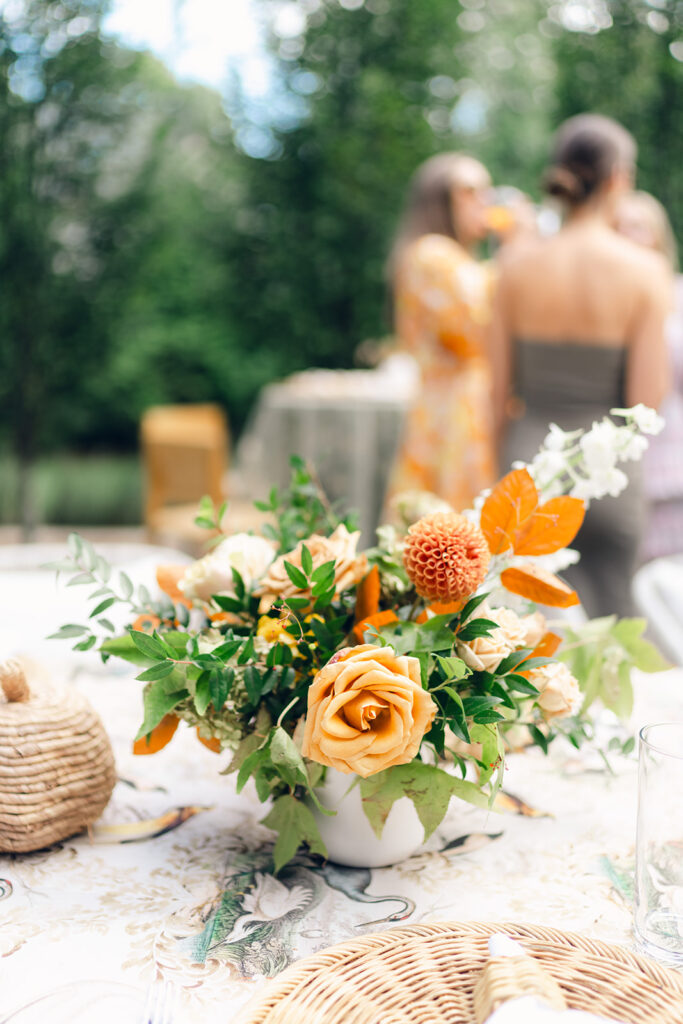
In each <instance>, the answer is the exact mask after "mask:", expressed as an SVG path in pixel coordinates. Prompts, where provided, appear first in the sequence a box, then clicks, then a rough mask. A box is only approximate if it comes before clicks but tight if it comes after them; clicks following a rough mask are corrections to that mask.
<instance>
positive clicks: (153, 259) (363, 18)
mask: <svg viewBox="0 0 683 1024" xmlns="http://www.w3.org/2000/svg"><path fill="white" fill-rule="evenodd" d="M185 2H188V0H185ZM182 3H183V0H176V6H177V7H180V6H182ZM108 6H109V5H108V4H107V2H106V0H61V2H59V3H55V2H49V0H0V131H1V132H2V140H3V144H2V150H1V151H0V280H2V284H3V290H2V302H0V403H1V407H2V409H3V412H4V415H3V416H2V417H1V418H0V446H2V445H4V446H5V448H6V449H7V448H9V447H11V448H12V450H13V451H14V453H15V457H14V458H13V459H12V460H11V461H8V460H7V458H5V460H4V461H2V462H0V477H1V483H0V519H2V518H5V519H10V520H12V519H16V518H17V515H18V504H19V505H21V507H22V509H23V516H24V518H25V519H26V520H30V519H31V518H32V517H33V518H35V517H36V515H37V516H39V517H42V518H45V517H46V516H47V517H52V518H59V516H60V515H63V516H64V517H65V518H67V517H71V518H72V520H73V517H74V516H75V515H76V512H75V511H74V507H73V505H69V507H68V509H64V510H63V511H62V512H61V513H59V512H56V511H55V510H54V509H53V510H52V511H50V510H49V509H46V502H45V488H44V487H43V486H42V484H40V480H39V481H38V483H39V484H40V486H39V488H38V490H39V492H40V493H39V497H40V501H41V503H42V508H40V509H38V510H37V511H36V510H35V509H32V507H31V501H30V497H29V493H28V490H27V488H26V486H25V482H26V480H27V479H28V475H27V474H26V473H24V474H23V475H21V474H20V475H19V476H17V473H16V469H15V468H14V467H15V465H16V457H17V456H18V457H19V460H20V463H21V464H22V465H23V466H27V465H29V463H30V461H31V459H32V458H34V457H35V456H36V455H37V454H38V455H43V454H45V453H51V452H57V451H59V452H75V453H80V454H83V453H91V454H92V453H93V452H108V453H111V452H133V451H134V450H135V445H136V435H137V425H138V422H139V418H140V414H141V412H142V411H143V410H144V408H145V407H146V406H147V405H150V404H154V403H159V402H167V401H200V400H201V401H207V400H216V401H219V402H221V403H222V404H224V405H225V406H226V408H227V410H228V413H229V416H230V418H231V421H232V423H233V427H234V428H235V430H236V431H239V429H240V427H241V425H242V424H243V422H244V420H245V417H246V415H247V413H248V411H249V408H250V406H251V404H252V403H253V401H254V398H255V397H256V395H257V392H258V389H259V388H260V387H261V386H262V385H263V384H264V383H266V382H267V381H268V380H270V379H273V378H274V377H277V376H281V375H283V374H285V373H288V372H291V371H293V370H296V369H300V368H303V367H305V366H308V365H321V366H331V367H348V366H350V365H352V362H353V353H354V349H355V348H356V347H357V345H358V344H359V343H360V342H361V341H363V340H364V339H366V338H379V337H382V336H384V335H386V334H387V333H388V332H389V331H390V329H391V324H390V321H389V318H388V317H387V309H388V302H387V288H386V281H385V273H384V266H385V262H386V258H387V254H388V251H389V248H390V245H391V239H392V234H393V231H394V229H395V225H396V221H397V217H398V214H399V212H400V208H401V205H402V202H403V198H404V194H405V189H406V185H407V182H408V179H409V177H410V175H411V174H412V172H413V170H414V168H415V167H416V166H417V165H418V164H419V163H420V162H421V161H422V160H423V159H425V158H426V157H428V156H429V155H431V154H432V153H434V152H437V151H439V150H443V149H463V150H466V151H469V152H472V153H474V154H475V155H477V156H479V157H480V158H481V159H483V161H484V162H485V163H486V164H487V165H488V166H489V168H490V169H491V171H492V173H493V177H494V180H495V181H496V182H498V183H506V184H513V185H517V186H518V187H520V188H522V189H524V190H525V191H527V192H529V193H531V194H532V196H534V198H537V197H538V187H537V183H538V179H539V173H540V170H541V168H542V166H543V163H544V161H545V159H546V156H547V148H548V141H549V136H550V133H551V131H552V130H553V128H554V127H555V125H556V124H557V123H559V121H560V120H562V119H563V118H565V117H567V116H569V115H571V114H573V113H577V112H579V111H581V110H586V109H594V110H599V111H602V112H604V113H607V114H611V115H613V116H615V117H617V118H618V119H620V120H622V121H623V122H624V123H625V124H626V125H627V127H629V128H630V129H631V131H632V132H633V133H634V134H635V136H636V138H637V140H638V142H639V145H640V167H641V171H642V173H641V178H640V185H641V186H642V187H644V188H647V189H649V190H650V191H652V192H653V193H654V194H655V195H657V196H658V197H659V198H660V199H661V200H662V201H663V202H664V203H665V205H666V206H667V207H668V209H669V211H670V213H671V215H672V219H673V221H674V226H675V227H676V228H677V229H678V230H679V231H680V230H681V229H683V176H682V175H681V167H682V166H683V159H682V157H683V152H682V151H681V150H682V146H683V143H682V142H681V132H680V123H681V106H682V105H683V89H682V88H681V87H682V85H683V0H524V2H523V3H520V2H517V0H420V2H419V3H418V2H416V0H297V2H296V3H292V2H289V3H286V2H282V0H253V6H254V8H255V9H256V10H257V11H258V12H259V13H260V15H261V17H262V20H263V27H264V38H265V46H266V48H267V52H268V55H269V63H270V68H271V84H270V89H269V91H268V94H267V95H266V96H265V97H261V98H260V99H259V98H257V97H256V96H255V95H254V94H253V92H252V91H250V90H249V89H248V88H247V86H246V84H245V83H244V82H243V81H242V80H241V79H240V77H239V75H238V74H237V73H236V72H235V73H233V76H232V78H231V80H230V83H229V86H228V87H227V89H226V90H225V93H224V95H220V94H219V92H217V91H213V90H210V89H208V88H205V87H202V86H198V85H186V84H179V83H178V82H177V81H176V80H175V79H174V77H173V76H172V74H171V73H170V72H169V71H168V70H167V69H166V67H165V66H164V65H163V64H162V63H161V62H160V61H159V60H157V59H156V58H154V57H153V56H151V55H150V54H148V53H141V52H138V51H135V50H130V49H126V48H125V47H124V46H123V45H121V44H120V43H117V42H116V41H114V40H113V39H112V38H111V37H110V36H108V35H107V34H106V32H104V31H103V27H102V26H103V18H104V15H105V13H106V9H107V7H108ZM132 464H133V463H130V465H132ZM60 465H62V466H63V463H60ZM42 468H43V469H44V467H42ZM41 472H42V469H41ZM46 472H47V470H46ZM53 473H56V471H54V470H53ZM39 475H40V474H39ZM61 475H62V476H64V477H65V476H66V474H64V473H63V472H62V474H61ZM77 477H78V474H76V473H74V474H73V475H72V476H71V475H70V476H69V479H70V480H73V479H76V478H77ZM114 478H115V476H114V474H112V473H110V474H109V476H108V479H112V480H113V479H114ZM123 478H124V474H123V473H121V474H119V476H118V477H117V478H116V479H118V480H119V485H120V481H121V480H123ZM41 479H42V478H41ZM18 480H19V481H21V480H23V481H24V484H23V485H21V483H17V481H18ZM88 490H89V493H90V506H92V508H91V512H92V515H93V516H95V517H98V516H101V517H102V518H103V519H104V520H107V519H109V520H110V521H112V518H117V517H119V516H120V517H122V518H125V517H128V518H129V519H134V518H135V517H136V516H138V515H139V510H138V509H137V507H134V508H132V510H131V509H130V508H129V509H128V511H126V512H125V513H123V512H121V511H120V510H117V511H116V512H115V513H114V512H113V511H112V509H111V508H109V510H107V509H106V507H99V506H98V507H97V508H95V507H94V506H95V503H94V502H93V500H92V494H93V491H94V489H93V487H92V486H89V488H88ZM127 494H128V498H127V499H126V500H127V501H128V500H130V501H132V502H133V505H135V503H136V502H137V501H138V498H139V494H138V490H136V488H133V487H128V488H127ZM41 495H42V497H41ZM17 503H18V504H17ZM87 513H88V509H87V508H86V509H84V511H83V512H82V513H81V520H82V521H84V517H85V516H87Z"/></svg>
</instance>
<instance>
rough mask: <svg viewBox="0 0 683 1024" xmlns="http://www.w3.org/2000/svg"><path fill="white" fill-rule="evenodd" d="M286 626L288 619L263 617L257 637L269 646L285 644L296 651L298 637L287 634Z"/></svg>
mask: <svg viewBox="0 0 683 1024" xmlns="http://www.w3.org/2000/svg"><path fill="white" fill-rule="evenodd" d="M286 625H287V619H272V618H271V617H270V616H269V615H262V616H261V618H260V619H259V620H258V625H257V627H256V635H257V636H260V637H261V639H262V640H265V641H266V642H267V643H269V644H284V645H285V646H286V647H291V648H292V650H295V649H296V637H294V636H292V634H291V633H288V632H287V630H286V628H285V627H286Z"/></svg>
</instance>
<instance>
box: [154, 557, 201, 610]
mask: <svg viewBox="0 0 683 1024" xmlns="http://www.w3.org/2000/svg"><path fill="white" fill-rule="evenodd" d="M186 569H187V566H186V565H160V566H159V567H158V568H157V572H156V577H157V583H158V584H159V589H160V590H163V592H164V594H166V595H167V596H168V597H170V598H171V600H172V601H173V602H174V603H175V604H184V605H187V607H188V608H191V607H192V602H191V601H188V599H187V598H186V597H185V595H184V594H183V592H182V590H181V589H180V588H179V586H178V583H179V582H180V580H181V579H182V578H183V576H184V575H185V570H186Z"/></svg>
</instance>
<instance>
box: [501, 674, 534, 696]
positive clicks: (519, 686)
mask: <svg viewBox="0 0 683 1024" xmlns="http://www.w3.org/2000/svg"><path fill="white" fill-rule="evenodd" d="M505 682H506V683H507V687H508V690H513V691H514V692H515V693H526V694H528V695H529V696H530V697H536V696H537V695H538V687H537V686H534V684H533V683H530V682H529V680H528V679H525V678H524V676H518V675H515V674H514V673H513V672H511V673H510V675H507V676H505Z"/></svg>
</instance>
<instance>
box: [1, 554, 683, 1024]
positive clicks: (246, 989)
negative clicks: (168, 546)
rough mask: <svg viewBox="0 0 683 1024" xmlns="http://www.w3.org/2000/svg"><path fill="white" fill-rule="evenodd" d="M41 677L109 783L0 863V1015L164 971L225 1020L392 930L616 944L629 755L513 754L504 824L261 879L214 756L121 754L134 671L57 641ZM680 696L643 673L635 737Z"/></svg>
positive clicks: (173, 748)
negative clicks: (334, 950) (301, 967)
mask: <svg viewBox="0 0 683 1024" xmlns="http://www.w3.org/2000/svg"><path fill="white" fill-rule="evenodd" d="M0 575H2V574H1V573H0ZM5 576H7V574H5ZM4 583H7V579H5V580H4ZM2 584H3V580H0V585H2ZM2 592H3V591H0V593H2ZM4 592H5V593H7V591H6V590H5V591H4ZM5 639H6V638H5ZM15 646H16V648H17V650H18V649H20V648H21V646H22V645H21V643H19V642H17V643H16V644H15ZM24 649H26V648H24ZM55 651H57V647H56V646H55ZM6 653H13V652H11V651H0V654H2V655H4V654H6ZM41 653H42V651H41ZM43 662H44V658H43ZM49 667H50V670H51V671H52V673H53V674H54V675H59V676H61V677H62V678H66V679H68V680H69V684H70V685H74V686H76V687H78V689H79V690H81V691H82V692H83V693H84V694H86V695H87V697H88V698H89V699H90V701H91V702H92V703H93V705H94V706H95V707H96V708H97V709H98V711H99V712H100V714H101V715H102V718H103V720H104V722H105V724H106V727H107V730H108V732H109V734H110V736H111V739H112V742H113V745H114V749H115V753H116V757H117V766H118V773H119V779H120V781H119V783H118V785H117V787H116V789H115V791H114V795H113V798H112V801H111V803H110V805H109V807H108V808H107V810H106V812H105V815H104V817H103V819H102V821H101V822H100V823H99V824H98V826H97V827H96V828H95V830H94V832H93V835H92V837H88V836H86V835H83V836H79V837H77V838H74V839H70V840H67V841H65V842H63V843H60V844H58V845H56V846H55V847H52V848H50V849H49V850H44V851H41V852H37V853H33V854H27V855H22V856H10V855H5V856H0V1022H3V1021H6V1020H8V1021H9V1020H12V1021H13V1020H14V1019H15V1018H14V1014H15V1013H16V1011H18V1010H19V1009H20V1008H22V1007H25V1006H27V1004H29V1003H32V1002H33V1001H35V1000H37V999H39V998H40V997H45V996H48V997H50V998H49V999H48V1001H47V1002H46V1003H45V1004H42V1005H44V1006H45V1007H46V1010H45V1012H44V1013H42V1017H41V1018H38V1017H30V1018H29V1017H28V1016H26V1012H25V1015H24V1016H21V1015H18V1016H17V1017H16V1020H17V1021H18V1022H21V1024H23V1022H24V1020H25V1019H26V1020H29V1019H30V1020H34V1019H36V1020H37V1019H43V1020H49V1021H50V1024H62V1022H63V1021H64V1022H66V1021H67V1020H68V1021H71V1020H73V1019H75V1017H74V1012H73V1005H74V1002H73V1000H74V993H79V992H81V993H85V992H91V993H94V994H95V996H97V1000H98V1002H97V1005H98V1007H99V1010H98V1014H97V1017H96V1018H93V1019H97V1020H98V1024H105V1020H108V1019H109V1018H107V1017H106V1015H105V1010H106V1006H107V1005H111V1006H112V1007H113V1006H114V1003H115V999H114V996H115V995H116V993H117V992H120V993H125V994H126V995H127V996H128V997H130V999H132V1000H139V1001H140V1002H141V1001H142V999H143V997H144V992H145V990H146V988H147V986H148V985H149V984H150V982H151V981H152V980H153V978H155V977H157V976H161V977H163V978H166V979H168V980H170V981H172V982H174V983H175V985H176V986H177V990H178V993H179V998H178V1004H177V1009H176V1015H175V1017H174V1020H175V1021H176V1022H177V1024H183V1022H186V1024H195V1022H197V1024H199V1022H201V1024H223V1022H229V1021H230V1020H231V1019H232V1017H233V1015H234V1012H235V1010H236V1009H237V1008H238V1007H239V1006H241V1005H243V1003H244V1002H245V1001H246V1000H248V999H249V998H250V997H251V996H252V995H253V994H254V992H255V990H256V988H257V986H259V985H261V984H262V983H263V982H264V979H265V978H267V977H268V976H270V975H273V974H275V973H277V972H278V971H279V970H281V969H283V968H284V967H286V966H287V965H288V964H289V963H291V962H292V961H294V960H296V959H298V958H300V957H302V956H306V955H307V954H311V953H314V952H316V951H318V950H320V949H323V948H324V947H325V946H329V945H331V944H334V943H337V942H339V941H342V940H344V939H348V938H352V937H354V936H360V935H362V934H364V933H367V932H370V931H376V930H378V929H384V928H389V927H392V926H395V925H397V924H398V923H411V924H412V923H419V922H427V921H438V920H452V919H461V920H487V921H496V920H498V921H505V920H514V921H519V922H526V923H537V924H538V923H543V924H547V925H551V926H553V927H559V928H563V929H567V930H577V931H581V932H583V933H584V934H586V935H589V936H593V937H596V938H600V939H603V940H607V941H612V942H616V943H622V944H625V945H630V944H631V941H632V938H631V908H630V906H629V902H628V893H629V886H630V874H629V872H630V867H631V861H632V857H633V847H634V834H635V805H636V788H637V771H636V769H637V764H636V760H635V756H634V755H631V756H630V757H621V756H619V757H616V756H615V757H614V758H610V765H611V769H612V770H611V771H609V770H608V769H607V767H606V766H605V764H604V762H603V761H602V759H601V758H600V757H599V756H598V755H597V754H594V753H582V754H580V755H579V754H577V752H576V751H573V750H572V749H571V748H569V747H564V748H560V747H557V749H555V750H553V753H552V755H551V756H550V757H549V758H547V759H546V758H544V757H543V755H542V754H540V752H538V751H537V750H534V751H533V752H531V753H527V754H516V755H513V756H512V757H510V758H509V761H508V765H507V770H506V781H505V790H506V791H507V793H509V794H512V795H513V796H514V798H515V799H511V800H509V801H508V805H509V810H508V812H507V813H505V814H495V813H488V814H487V813H485V812H483V811H481V810H477V809H474V808H470V807H469V806H465V805H462V804H457V802H455V801H454V802H453V803H452V805H451V809H450V811H449V815H448V817H447V818H446V819H445V821H444V823H443V824H442V826H441V827H440V828H439V829H438V832H437V833H436V834H435V835H434V836H433V837H432V838H431V839H430V841H429V843H428V844H427V847H426V852H421V853H419V854H418V855H416V856H414V857H412V858H411V859H409V860H407V861H405V862H404V863H402V864H399V865H397V866H395V867H392V868H385V869H374V870H372V871H370V870H362V869H352V868H340V867H337V866H335V865H332V864H325V863H321V862H320V861H319V860H317V859H313V858H309V857H307V856H302V857H300V858H299V859H298V860H297V861H295V862H294V863H293V864H292V865H290V866H289V867H288V868H286V869H285V870H284V871H283V872H282V873H281V875H280V876H279V877H278V878H277V879H276V878H274V877H273V876H272V874H270V871H269V866H270V851H271V845H270V844H271V839H272V833H270V832H269V831H268V830H267V829H266V828H264V827H263V826H262V825H260V824H259V819H260V818H261V817H263V808H262V807H261V805H259V803H258V801H257V799H256V797H255V794H253V793H251V792H249V790H248V788H247V790H246V791H245V792H244V793H242V794H241V795H239V796H238V795H237V794H236V793H235V787H234V778H233V777H232V776H231V777H225V776H221V775H220V774H219V771H220V769H221V768H223V767H224V766H225V763H226V762H227V760H228V758H227V756H226V755H222V756H217V755H215V754H213V753H212V752H210V751H209V750H207V749H206V748H204V747H203V746H202V745H201V744H200V743H199V742H198V741H197V738H196V735H195V734H194V732H193V731H192V730H189V729H184V728H181V729H179V730H178V732H177V733H176V736H175V737H174V739H173V742H172V743H171V744H170V745H169V746H168V747H167V748H165V749H164V750H163V751H161V752H160V753H158V754H156V755H153V756H148V757H134V756H133V755H132V752H131V742H130V741H131V737H132V736H133V735H134V734H135V731H136V729H137V726H138V724H139V719H140V709H141V701H140V686H141V684H140V683H138V682H136V681H135V680H134V679H133V677H132V674H131V673H130V672H129V671H127V669H126V668H125V667H123V666H116V665H114V664H113V663H111V662H110V663H109V665H108V666H106V667H105V666H100V665H99V664H98V662H97V661H96V660H95V659H94V658H93V659H92V660H90V659H87V658H86V659H82V658H81V659H80V660H78V661H76V660H72V656H70V655H65V654H64V651H63V648H60V649H59V652H58V653H56V654H55V655H54V657H53V658H52V659H51V663H50V666H49ZM682 698H683V671H681V670H672V671H670V672H667V673H662V674H660V675H657V676H639V677H638V678H637V679H636V710H635V712H634V728H635V726H637V725H641V724H643V723H644V722H646V721H649V722H652V721H656V720H663V719H668V718H680V717H681V711H682ZM609 730H610V726H609V724H606V725H605V736H606V738H607V739H608V738H609ZM522 812H524V813H522ZM427 851H428V852H427ZM60 993H61V996H60ZM66 993H70V995H69V997H68V998H67V995H66ZM98 993H99V995H98ZM95 996H93V998H95ZM38 1005H39V1004H36V1006H38ZM131 1005H132V1004H131ZM136 1005H137V1003H136ZM81 1019H83V1020H86V1019H88V1018H87V1017H78V1020H81ZM111 1019H118V1020H121V1021H123V1020H127V1019H129V1018H128V1017H126V1016H124V1015H121V1014H119V1015H118V1016H112V1017H111ZM131 1019H134V1018H131Z"/></svg>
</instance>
